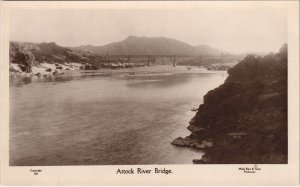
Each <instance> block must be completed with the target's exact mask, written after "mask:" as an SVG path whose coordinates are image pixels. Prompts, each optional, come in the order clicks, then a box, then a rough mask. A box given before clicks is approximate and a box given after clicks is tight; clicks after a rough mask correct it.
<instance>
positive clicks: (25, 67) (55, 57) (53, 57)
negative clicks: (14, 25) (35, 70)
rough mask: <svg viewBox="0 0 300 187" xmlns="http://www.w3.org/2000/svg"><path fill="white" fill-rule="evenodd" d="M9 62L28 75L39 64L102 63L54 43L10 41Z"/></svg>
mask: <svg viewBox="0 0 300 187" xmlns="http://www.w3.org/2000/svg"><path fill="white" fill-rule="evenodd" d="M9 61H10V64H18V66H19V67H20V68H21V70H22V71H23V72H26V73H30V72H31V69H32V67H33V66H39V64H41V63H50V64H55V63H56V64H65V63H79V64H85V63H90V64H99V63H102V62H103V58H102V57H101V56H99V55H96V54H92V53H90V52H85V51H74V50H72V49H69V48H66V47H61V46H59V45H57V44H56V43H54V42H50V43H46V42H43V43H30V42H14V41H12V42H10V45H9ZM12 70H13V69H12Z"/></svg>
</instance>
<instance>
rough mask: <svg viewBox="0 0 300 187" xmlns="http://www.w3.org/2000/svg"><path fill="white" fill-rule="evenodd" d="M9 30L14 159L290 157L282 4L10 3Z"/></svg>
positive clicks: (115, 161)
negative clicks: (50, 6) (114, 6)
mask: <svg viewBox="0 0 300 187" xmlns="http://www.w3.org/2000/svg"><path fill="white" fill-rule="evenodd" d="M237 15H238V16H237ZM187 28H188V29H187ZM258 28H259V29H258ZM20 31H22V32H20ZM9 34H10V43H9V63H10V67H9V72H10V74H9V76H10V80H9V81H10V88H9V89H10V93H9V94H10V101H9V102H10V128H9V143H10V147H9V151H10V152H9V153H10V158H9V162H10V165H12V166H34V165H49V166H50V165H124V164H125V165H130V164H193V163H194V164H198V163H207V164H210V163H214V164H215V163H223V164H233V163H247V164H262V163H264V164H278V163H281V164H282V163H287V162H288V160H287V156H288V155H287V127H288V123H287V66H288V58H287V53H288V47H287V32H286V13H285V11H284V10H282V11H278V10H277V11H276V12H275V11H272V10H270V11H265V10H264V11H261V10H256V9H253V10H249V11H246V12H244V11H240V10H234V11H232V10H231V11H228V10H226V11H219V10H218V11H215V10H208V11H204V12H203V11H202V12H199V11H197V10H182V11H177V10H159V9H158V10H100V11H99V10H16V11H15V12H13V13H12V16H11V17H10V31H9ZM183 147H188V148H183Z"/></svg>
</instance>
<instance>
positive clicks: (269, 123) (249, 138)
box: [172, 45, 288, 164]
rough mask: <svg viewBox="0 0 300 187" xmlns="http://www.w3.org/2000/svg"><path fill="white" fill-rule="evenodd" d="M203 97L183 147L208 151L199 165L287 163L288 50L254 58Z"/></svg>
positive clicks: (178, 142) (180, 143) (179, 140)
mask: <svg viewBox="0 0 300 187" xmlns="http://www.w3.org/2000/svg"><path fill="white" fill-rule="evenodd" d="M228 74H229V76H228V78H227V79H226V81H225V83H224V84H222V85H221V86H219V87H218V88H216V89H214V90H211V91H209V92H208V93H207V94H206V95H205V96H204V103H203V104H201V105H200V106H199V109H198V112H197V114H196V115H195V117H194V118H193V119H192V120H191V121H190V126H189V127H188V129H189V130H190V131H191V132H192V133H191V135H189V136H187V137H185V138H177V139H175V140H174V141H173V142H172V143H173V144H174V145H178V146H188V147H195V148H199V149H204V150H205V155H204V156H203V157H202V159H195V160H194V163H214V164H216V163H217V164H240V163H244V164H284V163H287V158H288V155H287V140H288V138H287V128H288V124H287V45H284V46H283V47H282V48H281V49H280V51H279V52H278V53H276V54H269V55H266V56H264V57H259V56H254V55H249V56H247V57H246V58H245V59H244V60H242V61H241V62H240V63H238V64H237V65H236V66H234V67H233V68H231V69H229V70H228Z"/></svg>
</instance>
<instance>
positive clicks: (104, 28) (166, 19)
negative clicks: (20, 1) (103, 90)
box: [9, 7, 287, 53]
mask: <svg viewBox="0 0 300 187" xmlns="http://www.w3.org/2000/svg"><path fill="white" fill-rule="evenodd" d="M286 19H287V18H286V12H285V10H284V9H259V8H257V7H256V8H253V9H221V10H220V9H202V10H197V9H190V10H187V9H177V10H174V9H170V10H163V9H152V10H151V9H148V10H147V9H145V10H141V9H140V10H139V9H137V10H133V9H132V10H128V9H119V10H113V9H111V10H105V9H104V10H97V9H91V10H80V9H77V10H76V9H68V10H66V9H64V10H61V9H60V10H59V9H56V10H55V9H46V10H34V9H31V10H22V9H19V10H14V11H13V12H11V14H10V28H9V29H10V31H9V34H10V37H9V38H10V41H23V42H36V43H39V42H55V43H57V44H58V45H61V46H66V47H71V46H79V45H88V44H90V45H96V46H98V45H105V44H108V43H111V42H117V41H121V40H124V39H125V38H126V37H127V36H147V37H168V38H173V39H176V40H180V41H182V42H186V43H189V44H191V45H202V44H205V45H209V46H211V47H213V48H218V49H221V50H223V51H226V52H230V53H244V52H276V51H278V49H279V48H280V46H281V45H282V44H283V43H286V42H287V30H286V29H287V28H286V27H287V26H286V24H287V23H286Z"/></svg>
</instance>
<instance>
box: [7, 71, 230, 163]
mask: <svg viewBox="0 0 300 187" xmlns="http://www.w3.org/2000/svg"><path fill="white" fill-rule="evenodd" d="M133 72H134V73H133ZM226 77H227V75H226V73H225V72H208V71H206V70H203V69H198V68H192V69H191V70H187V68H186V67H179V66H178V67H169V66H153V67H144V68H138V69H135V70H113V71H94V72H91V71H88V72H69V73H65V74H64V75H60V76H55V77H54V76H53V77H48V78H37V77H29V78H22V79H21V78H20V79H16V78H14V79H11V80H10V89H9V91H10V109H9V111H10V128H9V129H10V134H9V135H10V140H9V143H10V147H9V148H10V165H12V166H37V165H123V164H130V165H131V164H192V160H193V159H194V158H197V159H199V158H201V155H202V154H203V152H201V151H197V150H194V149H190V148H180V147H176V146H173V145H171V141H172V140H174V139H175V138H177V137H179V136H181V137H185V136H187V135H189V134H190V132H189V131H188V130H187V126H188V122H189V120H190V119H191V118H192V117H193V116H194V115H195V112H193V111H191V109H192V108H194V107H198V106H199V104H201V103H202V101H203V96H204V95H205V94H206V93H207V92H208V91H209V90H211V89H214V88H215V87H218V86H219V85H220V84H222V83H223V82H224V80H225V79H226Z"/></svg>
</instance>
